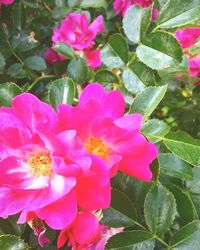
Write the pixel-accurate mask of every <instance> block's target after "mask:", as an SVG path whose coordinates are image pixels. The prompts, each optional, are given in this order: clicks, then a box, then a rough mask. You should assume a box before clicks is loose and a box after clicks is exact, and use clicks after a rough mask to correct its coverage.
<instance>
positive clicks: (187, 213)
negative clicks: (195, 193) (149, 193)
mask: <svg viewBox="0 0 200 250" xmlns="http://www.w3.org/2000/svg"><path fill="white" fill-rule="evenodd" d="M166 187H167V188H168V189H169V190H170V191H171V192H172V194H173V195H174V197H175V199H176V204H177V211H178V213H179V216H180V219H181V223H182V224H183V225H185V224H187V223H189V222H191V221H193V220H194V219H195V211H194V207H193V203H192V201H191V198H190V197H189V196H188V195H187V193H186V192H184V191H182V190H181V189H180V188H179V187H178V186H176V185H173V184H167V185H166Z"/></svg>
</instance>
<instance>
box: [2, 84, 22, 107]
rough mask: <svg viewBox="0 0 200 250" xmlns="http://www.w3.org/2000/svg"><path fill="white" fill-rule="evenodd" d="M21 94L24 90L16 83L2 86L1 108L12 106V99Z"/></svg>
mask: <svg viewBox="0 0 200 250" xmlns="http://www.w3.org/2000/svg"><path fill="white" fill-rule="evenodd" d="M21 93H22V90H21V89H20V87H18V86H17V85H16V84H15V83H12V82H6V83H2V84H0V106H10V105H11V100H12V98H13V97H15V96H16V95H19V94H21Z"/></svg>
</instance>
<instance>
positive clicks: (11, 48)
mask: <svg viewBox="0 0 200 250" xmlns="http://www.w3.org/2000/svg"><path fill="white" fill-rule="evenodd" d="M4 34H5V38H6V42H7V44H8V47H9V49H10V51H11V53H12V54H13V56H14V57H15V58H16V59H17V60H18V61H19V63H20V64H21V65H22V67H25V68H26V71H27V72H28V74H29V76H30V79H34V78H35V75H34V74H33V73H32V72H31V71H30V70H29V69H28V68H27V67H26V65H25V64H24V62H23V60H22V59H21V58H20V57H19V56H18V55H17V53H16V52H15V50H14V48H13V47H12V45H11V43H10V41H9V40H8V37H7V34H6V32H5V31H4Z"/></svg>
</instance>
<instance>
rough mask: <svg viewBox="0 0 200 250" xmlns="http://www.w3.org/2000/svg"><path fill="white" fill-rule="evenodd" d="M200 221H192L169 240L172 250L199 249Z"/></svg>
mask: <svg viewBox="0 0 200 250" xmlns="http://www.w3.org/2000/svg"><path fill="white" fill-rule="evenodd" d="M199 246H200V221H193V222H191V223H189V224H188V225H186V226H184V227H183V228H181V229H180V230H179V231H178V232H177V233H176V234H175V235H174V236H173V237H172V239H171V247H170V249H173V250H190V249H191V250H192V249H199Z"/></svg>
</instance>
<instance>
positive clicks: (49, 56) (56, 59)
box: [44, 49, 65, 64]
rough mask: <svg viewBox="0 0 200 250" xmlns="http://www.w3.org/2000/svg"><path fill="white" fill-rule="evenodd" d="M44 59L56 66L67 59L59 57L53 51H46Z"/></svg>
mask: <svg viewBox="0 0 200 250" xmlns="http://www.w3.org/2000/svg"><path fill="white" fill-rule="evenodd" d="M44 58H45V60H46V62H47V63H49V64H55V63H58V62H60V61H61V60H65V57H63V56H61V55H59V54H58V53H57V52H56V51H55V50H53V49H47V50H46V51H45V54H44Z"/></svg>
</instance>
